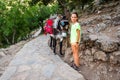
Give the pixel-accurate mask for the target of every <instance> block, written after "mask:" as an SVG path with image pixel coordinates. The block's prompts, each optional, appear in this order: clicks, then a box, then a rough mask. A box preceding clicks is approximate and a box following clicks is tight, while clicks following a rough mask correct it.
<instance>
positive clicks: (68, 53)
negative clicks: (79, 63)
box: [64, 48, 73, 63]
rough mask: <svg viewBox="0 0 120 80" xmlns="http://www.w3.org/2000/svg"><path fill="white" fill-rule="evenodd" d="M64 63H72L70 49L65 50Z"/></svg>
mask: <svg viewBox="0 0 120 80" xmlns="http://www.w3.org/2000/svg"><path fill="white" fill-rule="evenodd" d="M64 61H65V62H67V63H71V62H72V61H73V56H72V49H71V48H67V49H66V51H65V55H64Z"/></svg>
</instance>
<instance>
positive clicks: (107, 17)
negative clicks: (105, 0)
mask: <svg viewBox="0 0 120 80" xmlns="http://www.w3.org/2000/svg"><path fill="white" fill-rule="evenodd" d="M101 17H102V18H103V20H111V19H112V18H111V16H110V15H109V14H105V15H102V16H101Z"/></svg>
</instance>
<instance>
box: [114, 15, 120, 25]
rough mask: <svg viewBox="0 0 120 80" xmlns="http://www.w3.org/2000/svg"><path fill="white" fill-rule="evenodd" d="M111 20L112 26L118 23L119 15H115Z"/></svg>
mask: <svg viewBox="0 0 120 80" xmlns="http://www.w3.org/2000/svg"><path fill="white" fill-rule="evenodd" d="M112 20H113V25H114V26H118V25H120V16H115V17H114V18H113V19H112Z"/></svg>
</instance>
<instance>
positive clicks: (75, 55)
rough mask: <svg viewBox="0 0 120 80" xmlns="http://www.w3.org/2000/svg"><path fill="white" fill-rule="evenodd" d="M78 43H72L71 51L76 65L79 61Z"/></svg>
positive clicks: (78, 64)
mask: <svg viewBox="0 0 120 80" xmlns="http://www.w3.org/2000/svg"><path fill="white" fill-rule="evenodd" d="M78 48H79V46H78V44H74V45H72V51H73V58H74V63H75V65H76V66H77V67H79V66H80V62H79V55H78Z"/></svg>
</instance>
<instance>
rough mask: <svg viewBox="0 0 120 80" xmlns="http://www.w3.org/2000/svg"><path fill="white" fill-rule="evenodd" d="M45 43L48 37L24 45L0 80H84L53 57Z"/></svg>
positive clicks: (40, 37)
mask: <svg viewBox="0 0 120 80" xmlns="http://www.w3.org/2000/svg"><path fill="white" fill-rule="evenodd" d="M47 42H48V36H45V35H41V36H39V37H38V38H36V39H33V40H32V41H30V42H28V43H27V44H25V45H24V47H23V48H22V49H21V50H20V51H19V52H18V53H17V54H16V56H15V57H14V59H13V60H12V61H11V62H10V64H9V66H8V68H7V69H6V71H5V72H4V74H3V75H2V76H1V78H0V80H85V79H84V77H83V76H82V75H81V74H80V73H78V72H77V71H75V70H74V69H73V68H71V67H70V66H69V65H67V64H66V63H64V62H63V61H62V60H61V59H60V58H59V56H58V55H54V54H53V52H52V50H51V49H50V48H49V47H48V44H47Z"/></svg>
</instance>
